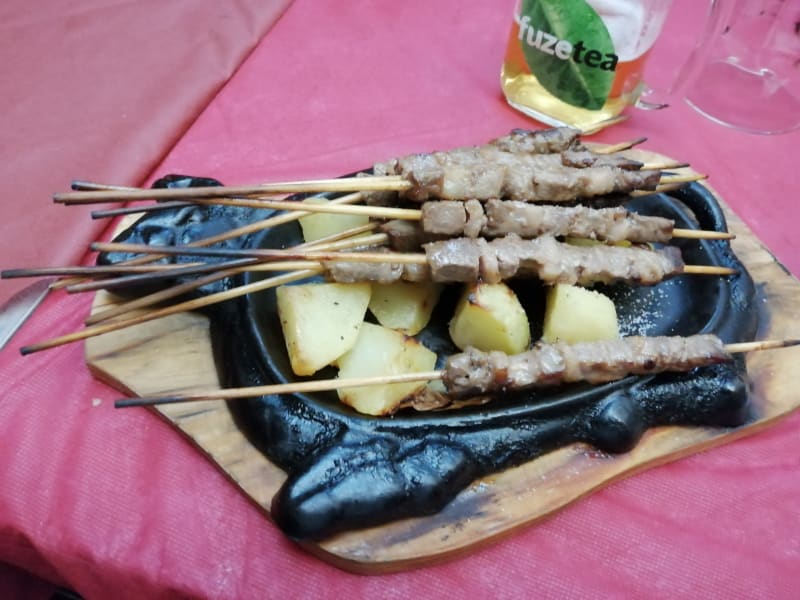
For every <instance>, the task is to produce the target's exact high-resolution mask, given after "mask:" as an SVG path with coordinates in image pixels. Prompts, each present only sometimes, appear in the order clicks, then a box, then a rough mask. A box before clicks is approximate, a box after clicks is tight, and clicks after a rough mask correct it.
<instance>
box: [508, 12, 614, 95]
mask: <svg viewBox="0 0 800 600" xmlns="http://www.w3.org/2000/svg"><path fill="white" fill-rule="evenodd" d="M520 8H521V10H520V14H519V15H518V16H517V17H516V18H517V23H518V25H519V43H520V46H521V48H522V53H523V55H524V57H525V62H526V63H527V64H528V67H529V68H530V70H531V73H533V75H535V76H536V79H537V80H538V81H539V83H540V84H541V85H542V87H544V88H545V89H546V90H547V91H548V92H550V93H551V94H552V95H553V96H555V97H556V98H558V99H559V100H561V101H563V102H566V103H567V104H570V105H572V106H577V107H580V108H585V109H588V110H598V109H600V108H602V107H603V105H604V104H605V102H606V99H607V98H608V96H609V93H610V92H611V88H612V85H613V84H614V76H615V71H616V69H617V63H618V62H619V57H618V56H617V54H615V50H614V42H613V41H612V39H611V35H610V34H609V31H608V29H607V28H606V25H605V23H604V22H603V20H602V19H601V18H600V16H599V15H598V14H597V12H596V11H595V10H594V8H592V7H591V6H590V5H589V4H588V3H587V2H586V0H522V3H521V5H520Z"/></svg>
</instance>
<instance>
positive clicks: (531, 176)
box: [374, 145, 661, 202]
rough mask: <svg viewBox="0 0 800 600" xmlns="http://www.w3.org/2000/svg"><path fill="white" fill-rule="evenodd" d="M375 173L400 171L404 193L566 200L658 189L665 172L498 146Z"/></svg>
mask: <svg viewBox="0 0 800 600" xmlns="http://www.w3.org/2000/svg"><path fill="white" fill-rule="evenodd" d="M374 172H375V174H376V175H377V174H380V175H384V174H385V175H400V176H401V177H403V178H404V179H406V180H407V181H409V182H410V183H411V186H410V187H409V188H408V189H407V190H404V191H401V192H400V195H401V196H402V197H404V198H407V199H409V200H413V201H417V202H421V201H425V200H428V199H430V198H440V199H444V200H464V199H469V198H476V199H478V200H489V199H491V198H508V199H511V200H526V201H539V202H568V201H572V200H577V199H578V198H590V197H594V196H603V195H606V194H611V193H628V192H632V191H634V190H650V191H652V190H655V188H656V186H657V185H658V183H659V180H660V179H661V171H656V170H633V169H622V168H620V167H619V166H614V165H609V166H602V165H601V166H588V167H581V168H578V167H573V166H567V165H565V164H564V163H563V160H562V156H561V154H520V153H516V154H515V153H511V152H505V151H503V150H500V149H498V148H496V147H494V146H491V145H488V146H480V147H477V148H466V149H459V150H453V151H450V152H433V153H429V154H412V155H409V156H405V157H402V158H398V159H395V160H393V161H390V162H388V163H382V164H379V165H376V166H375V167H374Z"/></svg>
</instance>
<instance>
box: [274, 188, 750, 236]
mask: <svg viewBox="0 0 800 600" xmlns="http://www.w3.org/2000/svg"><path fill="white" fill-rule="evenodd" d="M648 193H652V192H648ZM269 205H270V207H271V208H274V209H276V210H288V211H292V210H302V211H306V212H312V213H315V212H324V213H331V214H345V215H367V216H369V217H373V218H376V219H401V220H404V221H420V220H422V211H421V210H419V209H416V208H393V207H387V206H352V205H331V204H311V205H308V204H303V205H298V204H297V203H295V202H292V201H285V200H283V201H282V200H274V201H270V202H269ZM672 237H675V238H692V239H710V240H728V239H733V238H734V237H735V236H734V235H732V234H730V233H727V232H722V231H706V230H702V229H673V231H672Z"/></svg>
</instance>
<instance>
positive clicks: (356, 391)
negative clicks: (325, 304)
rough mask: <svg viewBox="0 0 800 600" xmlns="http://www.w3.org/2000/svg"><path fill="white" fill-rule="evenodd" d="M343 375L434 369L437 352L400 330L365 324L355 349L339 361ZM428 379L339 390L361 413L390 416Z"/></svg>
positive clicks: (345, 377)
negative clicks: (403, 400) (402, 401)
mask: <svg viewBox="0 0 800 600" xmlns="http://www.w3.org/2000/svg"><path fill="white" fill-rule="evenodd" d="M336 362H337V364H338V365H339V378H341V379H349V378H351V377H372V376H375V375H396V374H400V373H418V372H421V371H430V370H432V369H433V368H434V366H435V365H436V354H435V353H434V352H431V351H430V350H428V349H427V348H426V347H425V346H423V345H422V344H420V343H419V342H418V341H417V340H415V339H414V338H411V337H408V336H406V335H403V334H402V333H400V332H399V331H395V330H394V329H389V328H387V327H382V326H381V325H373V324H371V323H364V324H363V325H362V326H361V330H360V331H359V332H358V339H357V340H356V343H355V344H354V345H353V347H352V349H351V350H350V351H349V352H347V353H346V354H345V355H343V356H342V357H340V358H339V360H337V361H336ZM424 385H425V382H424V381H419V382H411V383H392V384H388V385H370V386H363V387H353V388H341V389H339V399H340V400H341V401H342V402H344V403H345V404H348V405H349V406H352V407H353V408H354V409H355V410H357V411H358V412H360V413H364V414H368V415H387V414H391V413H392V412H394V411H395V410H396V409H397V406H398V405H399V403H400V401H401V400H402V399H403V398H405V397H406V396H408V395H409V394H411V393H412V392H414V391H415V390H417V389H419V388H421V387H423V386H424Z"/></svg>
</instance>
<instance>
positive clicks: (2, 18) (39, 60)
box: [0, 0, 291, 305]
mask: <svg viewBox="0 0 800 600" xmlns="http://www.w3.org/2000/svg"><path fill="white" fill-rule="evenodd" d="M290 2H291V0H269V1H267V2H264V1H259V0H233V1H230V2H225V3H224V4H221V3H219V2H216V1H214V0H195V1H179V2H175V1H173V2H163V1H162V0H139V1H138V2H117V1H115V0H61V1H58V2H54V1H51V2H27V1H26V0H6V1H5V2H3V3H2V6H1V7H0V65H2V73H3V76H2V78H0V180H2V182H3V186H4V191H5V193H4V198H3V201H2V202H0V239H2V240H3V253H2V259H3V264H4V265H7V264H18V265H21V264H25V265H30V266H44V265H51V264H70V263H74V262H75V261H77V260H79V259H80V258H81V256H82V255H83V253H84V248H85V247H86V244H87V243H88V242H89V241H91V240H92V239H93V237H94V236H96V235H97V234H99V233H100V232H101V231H102V230H103V229H104V228H105V227H106V226H107V223H106V222H104V221H96V222H94V223H92V222H91V221H90V220H89V212H90V210H91V207H87V208H85V209H84V208H80V207H74V208H71V209H69V210H57V209H54V207H53V204H52V201H51V198H50V197H51V196H52V195H53V193H54V192H56V191H66V190H67V189H69V185H70V181H71V180H72V179H90V178H95V180H96V181H117V182H119V183H120V184H123V185H138V184H139V183H141V182H142V180H143V179H144V178H145V177H147V175H148V174H149V173H150V171H151V170H152V169H153V167H154V166H155V165H157V164H158V162H159V161H160V160H161V159H162V158H163V156H164V154H165V153H166V151H167V150H169V149H170V148H171V147H172V145H173V144H174V143H175V142H176V141H177V139H178V138H180V136H181V134H182V133H183V132H184V131H186V129H187V128H188V127H189V126H190V125H191V124H192V122H193V121H194V119H195V118H196V117H197V115H198V114H199V112H200V111H201V110H202V109H203V108H204V107H205V106H206V105H207V104H208V103H209V102H210V101H211V99H212V98H213V97H214V94H215V93H216V91H217V90H218V89H220V87H222V85H223V84H224V83H225V81H227V79H228V78H229V77H230V76H231V75H232V74H233V72H234V71H235V70H236V68H237V67H238V66H239V64H240V63H241V62H242V60H244V58H245V57H246V56H247V54H248V53H249V52H250V51H251V50H252V49H253V47H255V45H256V44H257V43H258V41H259V40H260V39H261V37H262V36H263V35H264V33H265V32H266V31H267V30H268V29H269V27H270V26H271V25H272V24H273V23H274V22H275V21H276V20H277V19H278V17H280V15H281V13H282V12H283V10H285V8H286V6H288V4H289V3H290ZM94 208H96V207H94ZM33 233H35V234H36V235H37V238H36V239H30V238H29V237H28V236H29V235H30V234H33ZM6 261H8V262H6ZM24 285H26V282H25V281H22V280H4V281H0V305H2V304H3V302H5V301H6V299H7V298H8V297H9V296H11V295H12V294H13V293H14V292H15V291H16V290H18V289H20V288H21V287H23V286H24Z"/></svg>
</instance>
